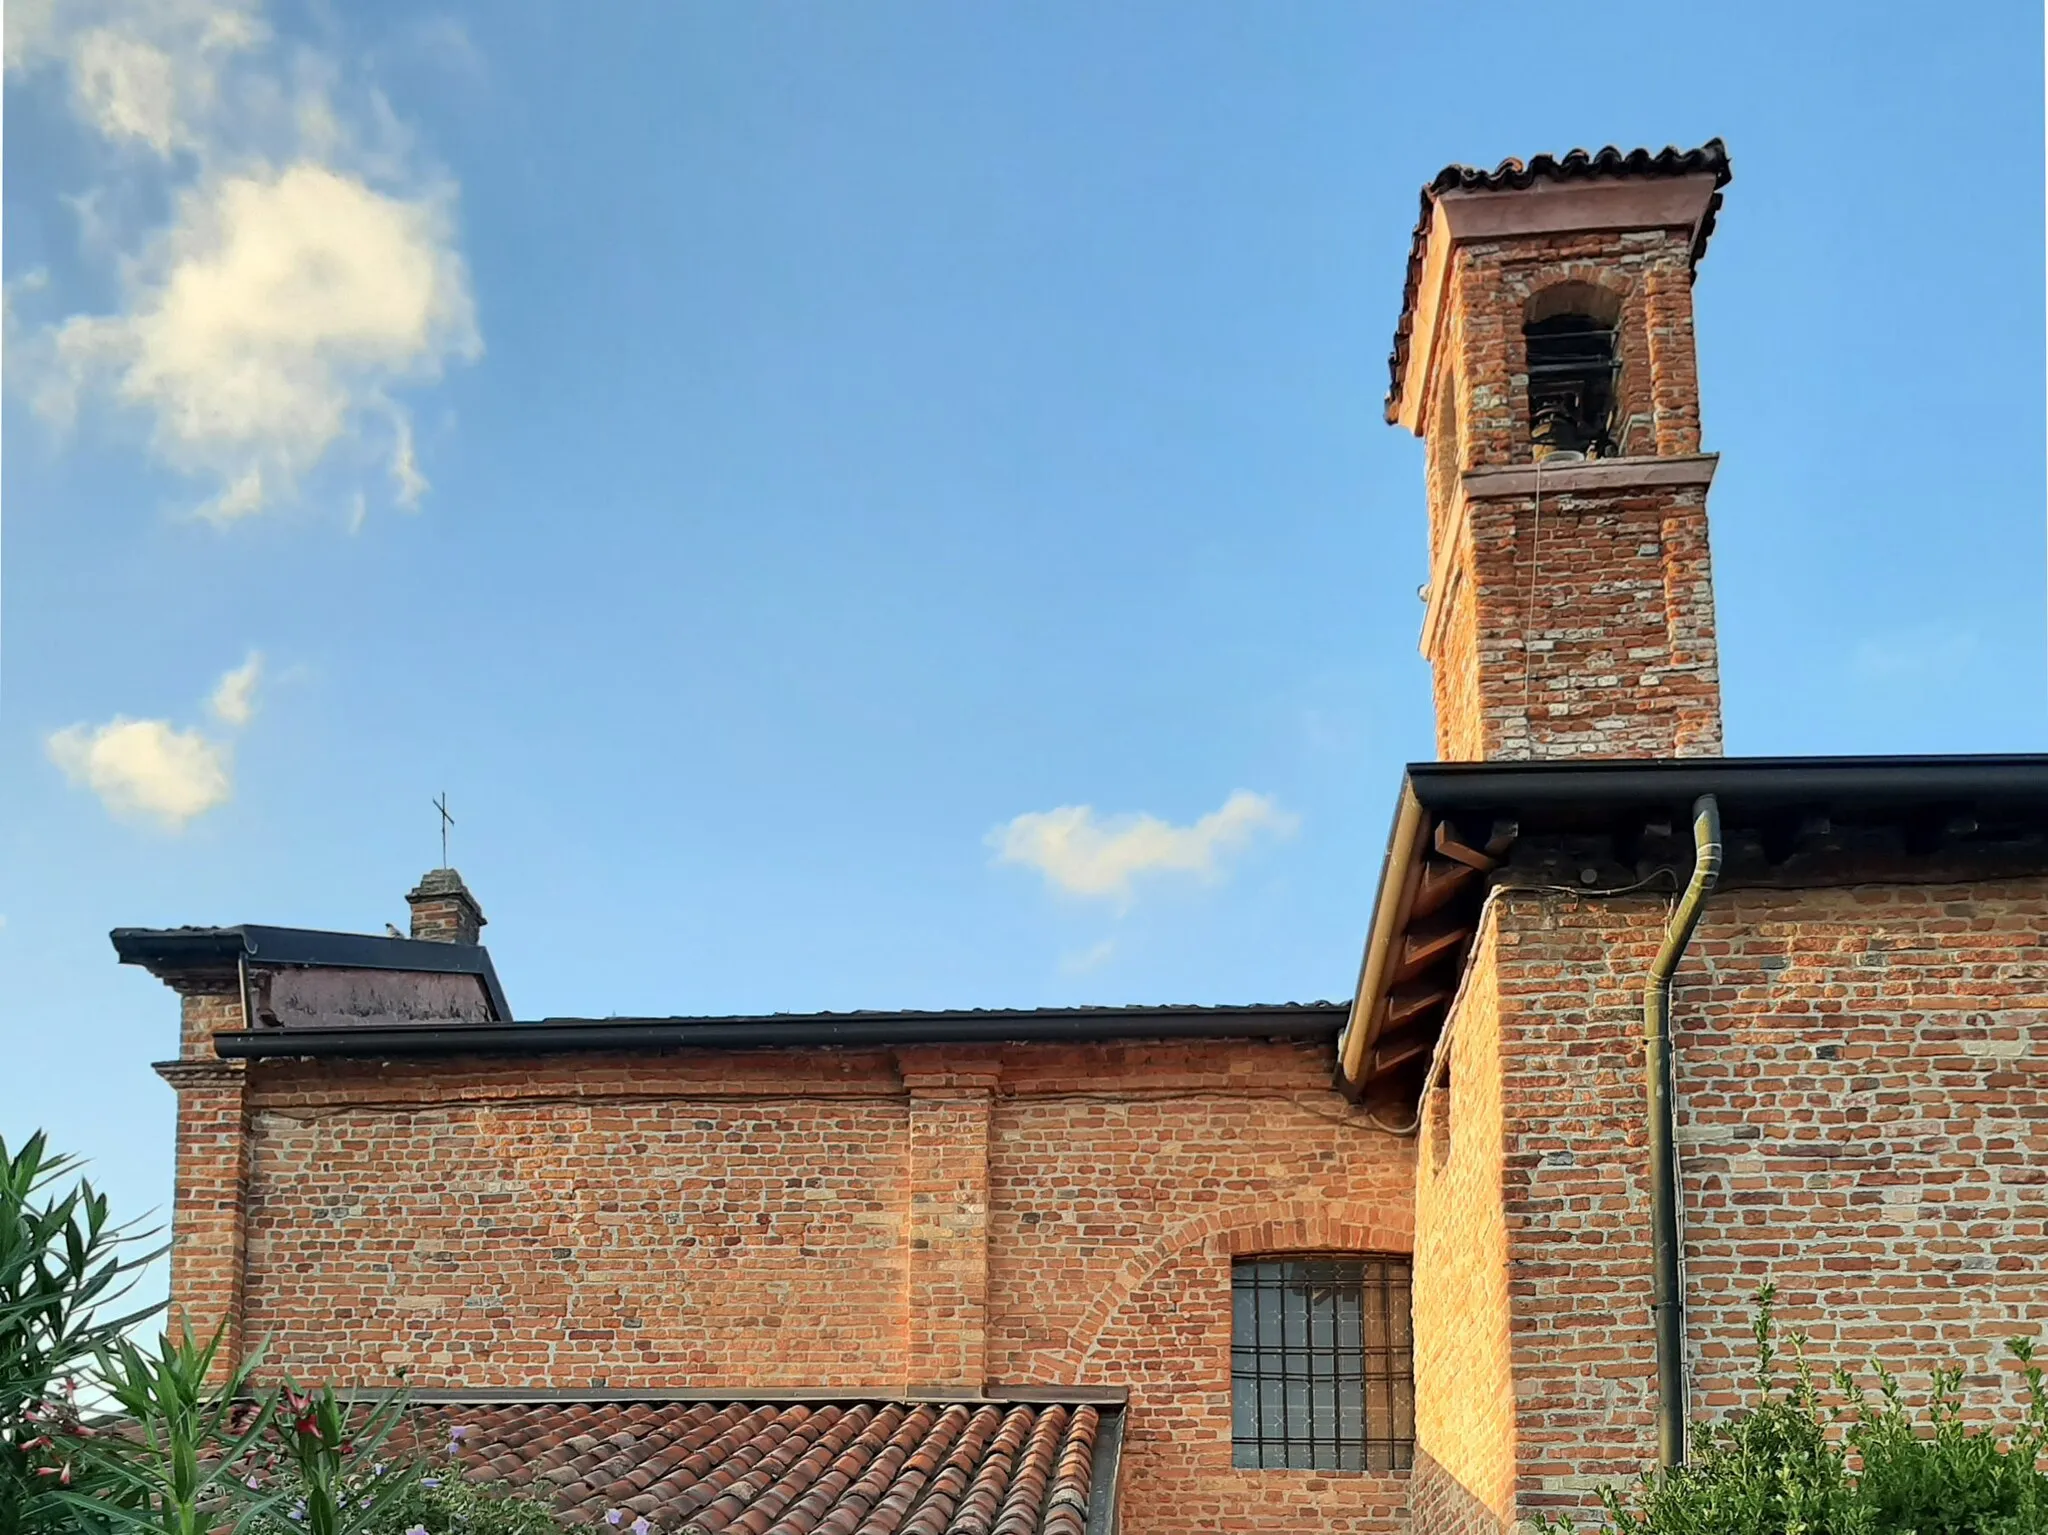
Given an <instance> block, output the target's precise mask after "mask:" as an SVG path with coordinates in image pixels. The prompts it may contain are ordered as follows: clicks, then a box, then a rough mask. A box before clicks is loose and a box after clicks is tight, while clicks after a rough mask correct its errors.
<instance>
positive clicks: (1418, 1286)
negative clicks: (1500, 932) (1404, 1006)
mask: <svg viewBox="0 0 2048 1535" xmlns="http://www.w3.org/2000/svg"><path fill="white" fill-rule="evenodd" d="M1493 957H1494V951H1493V949H1492V946H1491V945H1490V943H1488V942H1487V941H1485V940H1484V939H1482V940H1481V941H1480V943H1479V944H1478V945H1477V949H1476V953H1475V956H1474V959H1473V965H1472V972H1471V974H1470V976H1469V977H1468V978H1467V980H1466V983H1465V995H1464V998H1463V999H1462V1002H1461V1005H1460V1008H1459V1018H1458V1025H1457V1030H1456V1032H1455V1033H1454V1034H1453V1035H1452V1038H1451V1044H1450V1047H1449V1061H1448V1068H1447V1072H1446V1076H1445V1079H1444V1085H1443V1086H1442V1087H1440V1088H1439V1089H1438V1090H1437V1091H1436V1092H1435V1093H1433V1094H1432V1095H1431V1099H1430V1101H1429V1103H1428V1104H1427V1105H1425V1107H1424V1112H1423V1114H1422V1124H1421V1134H1420V1150H1419V1156H1418V1158H1417V1162H1418V1166H1417V1169H1416V1191H1415V1440H1416V1458H1415V1478H1414V1499H1413V1507H1414V1519H1415V1528H1416V1529H1417V1530H1419V1531H1427V1532H1429V1535H1496V1532H1498V1531H1499V1530H1501V1529H1503V1528H1505V1527H1506V1526H1507V1524H1509V1523H1511V1522H1512V1521H1513V1518H1514V1507H1515V1396H1514V1389H1515V1388H1514V1380H1513V1377H1512V1375H1511V1373H1510V1370H1509V1349H1508V1316H1509V1312H1508V1298H1507V1284H1508V1261H1507V1227H1506V1223H1505V1218H1504V1211H1503V1208H1502V1204H1501V1171H1502V1169H1501V1152H1502V1147H1503V1144H1504V1140H1503V1125H1502V1117H1501V1115H1502V1102H1501V1032H1500V1017H1499V1012H1498V1008H1497V1007H1496V994H1495V981H1496V977H1495V972H1494V966H1493Z"/></svg>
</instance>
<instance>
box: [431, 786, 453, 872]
mask: <svg viewBox="0 0 2048 1535" xmlns="http://www.w3.org/2000/svg"><path fill="white" fill-rule="evenodd" d="M433 804H434V808H435V809H436V810H438V811H440V812H441V867H442V868H444V869H445V868H447V867H448V828H449V827H451V826H453V825H454V824H455V817H454V816H452V815H450V814H449V813H448V791H447V790H446V789H443V790H442V791H441V797H440V798H439V799H437V800H435V801H434V802H433Z"/></svg>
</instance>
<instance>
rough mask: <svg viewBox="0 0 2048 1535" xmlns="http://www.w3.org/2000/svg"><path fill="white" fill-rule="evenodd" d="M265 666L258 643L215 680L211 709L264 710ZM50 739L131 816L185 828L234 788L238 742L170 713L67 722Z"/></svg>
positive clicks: (241, 714) (87, 784) (238, 713)
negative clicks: (259, 706) (260, 699)
mask: <svg viewBox="0 0 2048 1535" xmlns="http://www.w3.org/2000/svg"><path fill="white" fill-rule="evenodd" d="M262 672H263V657H262V655H261V654H260V653H258V652H256V651H251V652H250V653H249V658H248V660H246V661H244V662H243V663H242V664H241V665H240V666H238V667H236V668H235V669H234V670H233V671H230V672H227V673H225V674H224V675H223V676H222V677H221V679H220V681H219V682H217V683H216V684H215V685H214V688H213V692H212V694H211V695H210V696H209V698H208V699H207V707H208V709H209V710H211V711H212V713H213V714H214V716H215V717H216V718H218V719H219V720H220V721H221V722H222V723H223V724H226V725H230V726H242V725H246V724H247V723H248V722H249V720H250V718H251V717H252V716H253V715H254V713H255V710H256V684H257V681H258V679H259V678H260V677H261V676H262ZM43 744H44V749H45V750H46V751H47V752H48V753H49V757H50V760H51V761H52V762H54V763H55V764H56V765H57V767H58V768H59V769H60V770H61V771H62V772H63V774H64V776H65V777H66V778H68V779H70V780H71V782H72V783H74V784H76V785H78V786H79V787H80V788H84V789H90V790H91V791H92V792H93V793H94V794H96V795H98V796H99V799H100V803H101V804H103V805H104V806H106V808H107V810H108V811H109V813H111V814H113V815H115V816H118V817H120V818H122V819H124V820H147V821H153V822H155V823H156V824H157V825H159V826H161V827H163V828H164V829H166V830H168V831H179V830H182V829H183V828H184V827H185V825H186V824H187V823H188V822H190V821H192V820H193V819H195V818H196V817H198V816H202V815H204V814H206V812H207V811H209V810H212V809H214V808H215V807H216V806H219V805H224V804H226V803H227V802H228V800H229V799H230V798H231V797H233V794H234V788H235V784H234V750H233V747H232V745H231V744H230V743H229V742H227V741H225V740H222V739H221V738H219V737H217V736H212V735H208V734H207V733H206V732H205V731H203V730H201V729H199V728H198V727H196V726H189V727H186V728H183V729H180V728H179V727H178V726H176V725H174V724H172V723H171V721H169V720H167V719H131V718H129V717H128V716H127V715H116V716H115V717H114V718H113V719H111V720H108V721H107V722H106V723H105V724H101V725H88V724H77V725H67V726H65V727H64V728H63V729H62V730H56V731H52V732H51V733H50V735H49V736H48V737H47V738H46V739H45V741H44V743H43Z"/></svg>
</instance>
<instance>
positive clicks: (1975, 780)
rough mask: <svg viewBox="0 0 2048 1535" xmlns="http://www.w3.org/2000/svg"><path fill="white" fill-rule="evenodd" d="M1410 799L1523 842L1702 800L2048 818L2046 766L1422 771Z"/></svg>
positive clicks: (1738, 807) (2028, 761)
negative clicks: (1503, 823) (1475, 819)
mask: <svg viewBox="0 0 2048 1535" xmlns="http://www.w3.org/2000/svg"><path fill="white" fill-rule="evenodd" d="M1406 788H1407V790H1408V791H1409V792H1412V793H1413V794H1414V796H1415V797H1416V799H1417V800H1418V801H1420V802H1421V804H1422V806H1423V808H1424V809H1426V810H1431V811H1434V812H1437V813H1439V814H1444V815H1455V814H1460V813H1463V814H1477V813H1480V812H1483V811H1491V812H1494V813H1497V814H1506V815H1516V816H1519V817H1520V819H1521V820H1522V823H1523V831H1524V832H1525V833H1527V832H1529V831H1531V830H1534V829H1537V828H1539V827H1540V826H1541V825H1542V824H1543V823H1544V822H1545V821H1547V820H1552V819H1556V820H1558V821H1561V822H1583V821H1585V820H1588V819H1594V818H1599V817H1604V816H1609V815H1614V814H1618V813H1622V812H1628V813H1635V812H1638V811H1642V810H1660V809H1675V810H1679V811H1685V810H1688V809H1689V807H1690V806H1691V804H1692V802H1693V801H1694V800H1695V799H1697V798H1698V797H1699V796H1700V795H1702V794H1713V795H1715V796H1716V797H1718V798H1719V799H1720V801H1721V810H1722V818H1723V819H1724V820H1726V819H1727V818H1728V817H1729V816H1731V815H1736V816H1740V815H1742V814H1744V813H1774V812H1777V813H1781V812H1783V811H1786V810H1790V809H1795V808H1798V807H1802V806H1814V807H1821V806H1835V807H1838V808H1841V809H1844V810H1849V809H1856V810H1860V811H1862V812H1864V813H1866V814H1875V815H1878V816H1885V815H1888V814H1889V815H1899V816H1904V815H1906V814H1909V813H1911V812H1913V811H1915V810H1925V809H1928V808H1932V807H1937V806H1945V805H1950V804H1956V803H1964V802H1967V803H1975V804H1983V805H1986V806H1987V807H1988V806H1997V805H2008V806H2028V805H2038V806H2039V807H2041V809H2042V810H2043V811H2044V812H2048V755H2044V754H2039V753H2012V754H2001V755H1984V756H1915V757H1679V758H1664V759H1660V760H1654V761H1627V760H1619V761H1613V760H1610V761H1602V762H1421V763H1411V764H1409V766H1408V769H1407V780H1406Z"/></svg>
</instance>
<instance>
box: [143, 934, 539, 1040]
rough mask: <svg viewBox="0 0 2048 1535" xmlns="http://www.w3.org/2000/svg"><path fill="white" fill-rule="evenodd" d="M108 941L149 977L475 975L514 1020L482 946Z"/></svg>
mask: <svg viewBox="0 0 2048 1535" xmlns="http://www.w3.org/2000/svg"><path fill="white" fill-rule="evenodd" d="M107 936H108V938H110V939H111V940H112V941H113V945H114V953H115V954H116V955H117V956H118V957H119V959H120V961H121V963H122V964H124V965H141V966H143V967H144V968H145V969H147V970H149V971H150V973H151V974H153V975H158V976H161V975H163V974H165V973H166V972H176V971H179V970H194V969H205V968H206V967H208V966H210V965H217V966H220V967H222V968H226V967H229V966H233V965H236V964H238V963H240V962H241V961H244V960H246V961H248V962H249V963H250V964H259V965H302V966H305V967H308V968H311V969H335V970H414V971H421V972H424V973H427V974H431V975H473V976H475V977H476V978H477V980H478V981H479V982H480V983H481V984H482V986H483V988H484V992H485V994H486V995H487V996H488V997H489V999H490V1003H491V1013H492V1015H493V1017H494V1018H495V1019H496V1020H497V1021H498V1022H500V1023H510V1022H511V1021H512V1004H511V1003H510V1002H508V1001H506V999H505V990H504V988H503V987H502V986H500V985H499V984H498V972H497V969H496V967H495V966H493V965H492V964H491V951H490V950H489V949H487V948H485V947H484V946H483V945H482V944H479V943H437V942H433V941H431V940H429V939H424V938H391V937H387V936H385V935H383V934H379V933H331V932H326V931H323V930H321V929H319V928H308V927H268V926H265V925H263V924H261V923H242V924H240V925H239V926H236V927H171V928H156V927H117V928H115V929H114V930H113V931H112V932H111V933H109V934H108V935H107Z"/></svg>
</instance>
